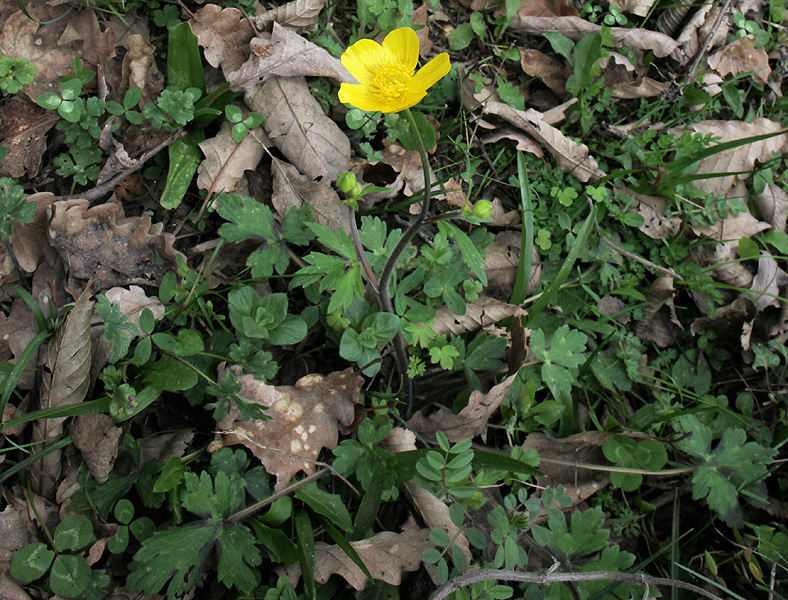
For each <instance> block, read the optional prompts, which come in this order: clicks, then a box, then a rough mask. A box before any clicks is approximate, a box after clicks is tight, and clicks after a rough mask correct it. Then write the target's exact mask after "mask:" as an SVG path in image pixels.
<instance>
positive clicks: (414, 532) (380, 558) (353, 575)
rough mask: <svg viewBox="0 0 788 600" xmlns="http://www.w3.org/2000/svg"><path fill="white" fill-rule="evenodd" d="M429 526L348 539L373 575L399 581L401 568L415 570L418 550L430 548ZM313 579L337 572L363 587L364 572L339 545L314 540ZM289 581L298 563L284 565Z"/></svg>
mask: <svg viewBox="0 0 788 600" xmlns="http://www.w3.org/2000/svg"><path fill="white" fill-rule="evenodd" d="M429 534H430V531H429V529H409V530H407V531H403V532H402V533H394V532H393V531H383V532H381V533H377V534H375V535H373V536H372V537H371V538H368V539H366V540H360V541H358V542H350V545H351V547H352V548H353V549H354V550H355V551H356V553H357V554H358V556H359V558H361V561H362V562H363V563H364V565H366V567H367V569H368V570H369V572H370V575H372V577H373V579H376V580H380V581H385V582H386V583H388V584H389V585H399V584H400V583H401V581H402V572H403V571H415V570H416V569H418V568H419V566H420V565H421V554H422V552H424V550H427V549H428V548H432V547H433V544H432V542H430V540H429ZM314 556H315V581H317V582H318V583H325V582H327V581H328V579H329V577H331V576H332V575H340V576H341V577H342V578H344V579H345V581H347V582H348V583H349V584H350V585H351V586H353V588H354V589H356V590H359V591H361V590H363V589H364V588H365V587H366V585H367V582H368V581H369V580H368V579H367V576H366V575H364V572H363V571H362V570H361V569H360V568H359V567H358V566H357V565H356V563H354V562H353V559H351V558H350V557H349V556H348V555H347V554H346V553H345V551H344V550H342V548H340V547H339V546H333V545H329V544H325V543H323V542H317V543H316V544H315V554H314ZM285 573H286V574H287V577H288V579H289V580H290V583H291V584H292V585H293V586H295V585H296V584H297V583H298V580H299V578H300V577H301V567H300V565H298V564H295V565H290V566H288V567H287V568H286V569H285Z"/></svg>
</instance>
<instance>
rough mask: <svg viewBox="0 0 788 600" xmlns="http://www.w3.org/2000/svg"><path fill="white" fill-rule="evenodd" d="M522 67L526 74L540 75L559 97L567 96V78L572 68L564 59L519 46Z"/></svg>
mask: <svg viewBox="0 0 788 600" xmlns="http://www.w3.org/2000/svg"><path fill="white" fill-rule="evenodd" d="M518 50H519V51H520V67H521V68H522V70H523V72H524V73H525V74H526V75H530V76H531V77H538V78H539V79H541V80H542V81H543V82H544V84H545V85H546V86H547V87H549V88H550V89H551V90H552V91H553V92H554V93H555V94H556V95H557V96H558V97H559V98H565V97H566V80H567V79H568V78H569V76H570V75H571V74H572V69H571V68H570V67H569V65H567V64H566V63H565V62H564V61H561V60H559V59H557V58H554V57H552V56H549V55H547V54H545V53H544V52H540V51H539V50H536V49H534V48H518Z"/></svg>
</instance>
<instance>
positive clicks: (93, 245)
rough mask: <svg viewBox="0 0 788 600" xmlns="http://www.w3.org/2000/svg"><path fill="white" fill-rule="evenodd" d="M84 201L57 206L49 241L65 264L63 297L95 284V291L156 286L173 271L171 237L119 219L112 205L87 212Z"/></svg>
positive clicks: (157, 227) (141, 222)
mask: <svg viewBox="0 0 788 600" xmlns="http://www.w3.org/2000/svg"><path fill="white" fill-rule="evenodd" d="M89 204H90V203H89V202H88V201H87V200H81V199H77V200H68V201H63V202H55V203H54V204H53V205H52V206H53V212H54V214H53V215H52V220H51V222H50V225H49V238H50V242H51V243H52V245H53V246H54V247H55V248H56V249H57V250H58V252H60V255H61V257H62V258H63V260H64V261H65V262H66V263H67V264H68V267H69V276H68V285H67V286H66V291H68V292H69V293H70V294H72V295H73V296H75V297H76V296H77V295H79V293H80V292H81V291H82V290H83V289H84V288H85V286H86V285H87V282H88V280H91V279H92V280H93V282H94V289H95V290H96V291H100V290H105V289H107V288H111V287H114V286H117V285H128V284H132V283H136V284H142V285H158V284H159V283H160V281H161V278H162V277H163V276H164V274H165V273H166V272H167V271H171V270H174V269H175V265H176V263H175V257H176V255H177V253H176V251H175V249H174V248H173V247H172V244H173V242H174V241H175V237H174V236H173V235H172V234H171V233H162V230H163V228H164V226H163V225H162V224H161V223H155V224H153V225H151V221H150V218H149V217H129V218H125V217H124V216H123V209H122V208H121V207H120V206H119V205H117V204H112V203H107V204H102V205H99V206H95V207H93V208H88V207H89Z"/></svg>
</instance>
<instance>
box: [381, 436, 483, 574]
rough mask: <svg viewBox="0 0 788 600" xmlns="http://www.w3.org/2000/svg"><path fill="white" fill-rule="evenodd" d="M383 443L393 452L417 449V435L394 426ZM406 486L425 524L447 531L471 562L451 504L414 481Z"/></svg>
mask: <svg viewBox="0 0 788 600" xmlns="http://www.w3.org/2000/svg"><path fill="white" fill-rule="evenodd" d="M382 445H383V447H384V448H386V449H387V450H389V451H391V452H407V451H409V450H415V449H416V435H415V434H414V433H413V432H412V431H410V430H409V429H403V428H402V427H394V428H393V429H392V430H391V432H390V433H389V435H388V437H387V438H386V439H385V440H383V442H382ZM404 487H405V493H406V494H407V495H408V497H409V498H410V501H411V502H412V503H413V506H414V507H415V508H416V510H417V511H418V512H419V515H421V519H422V521H424V524H425V525H426V526H427V527H429V528H430V529H432V528H433V527H440V528H441V529H443V530H444V531H446V533H447V534H448V535H449V539H450V540H452V544H454V545H455V546H457V547H458V548H459V549H460V550H461V551H462V553H463V554H464V555H465V558H466V559H467V561H468V564H470V563H471V560H472V557H471V546H470V544H469V542H468V538H467V537H466V536H465V534H464V533H463V532H462V530H461V529H460V528H459V527H457V526H456V525H455V524H454V523H453V522H452V520H451V517H450V515H449V505H448V504H446V503H445V502H444V501H443V500H441V499H440V498H438V497H437V496H435V495H434V494H431V493H430V492H428V491H427V490H425V489H424V488H423V487H421V486H420V485H417V484H416V483H414V482H413V481H407V482H405V484H404Z"/></svg>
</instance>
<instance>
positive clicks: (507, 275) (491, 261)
mask: <svg viewBox="0 0 788 600" xmlns="http://www.w3.org/2000/svg"><path fill="white" fill-rule="evenodd" d="M520 238H521V236H520V234H519V233H518V232H516V231H504V232H502V233H499V234H497V235H496V236H495V239H494V240H493V243H492V244H491V245H490V247H489V248H487V254H486V256H485V257H484V263H483V265H482V268H483V269H484V272H485V273H486V274H487V292H488V293H491V294H495V295H497V296H498V297H502V298H509V297H510V296H511V295H512V290H513V289H514V282H515V279H517V268H518V267H519V265H520V244H521V240H520ZM541 275H542V264H541V261H540V259H539V251H538V250H537V249H536V246H534V249H533V254H532V258H531V273H530V276H529V279H528V293H529V294H530V293H531V292H532V291H533V290H535V289H536V286H537V285H539V279H540V277H541Z"/></svg>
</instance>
